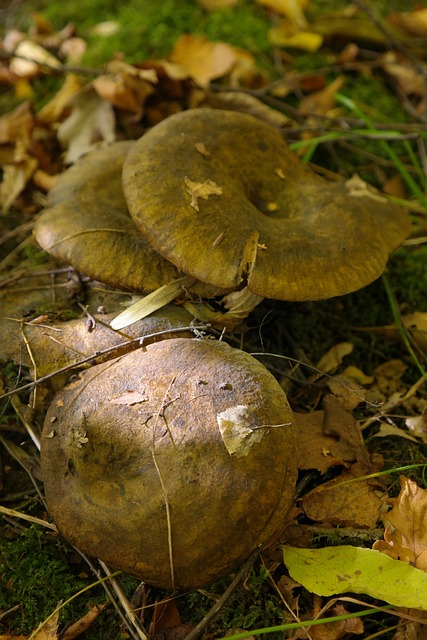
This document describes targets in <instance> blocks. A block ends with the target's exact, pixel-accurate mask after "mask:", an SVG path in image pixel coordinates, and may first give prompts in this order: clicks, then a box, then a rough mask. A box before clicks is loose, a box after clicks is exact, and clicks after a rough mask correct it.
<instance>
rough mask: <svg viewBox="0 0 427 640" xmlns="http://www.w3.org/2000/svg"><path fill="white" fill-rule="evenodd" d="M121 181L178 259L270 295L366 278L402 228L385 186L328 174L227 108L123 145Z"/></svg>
mask: <svg viewBox="0 0 427 640" xmlns="http://www.w3.org/2000/svg"><path fill="white" fill-rule="evenodd" d="M123 188H124V193H125V197H126V201H127V204H128V207H129V211H130V214H131V216H132V218H133V219H134V221H135V223H136V225H137V226H138V228H139V229H140V230H141V232H142V233H143V234H144V236H146V238H147V239H148V241H149V242H150V244H152V246H153V247H155V249H156V250H157V251H158V252H159V253H161V254H162V255H163V256H164V257H165V258H166V259H167V260H169V261H171V262H173V263H174V264H175V265H176V266H177V267H178V268H179V269H181V270H182V271H184V272H185V273H187V274H189V275H192V276H194V277H195V278H198V279H200V280H202V281H203V282H208V283H210V284H211V285H215V286H218V287H224V288H229V289H236V288H241V287H242V286H244V285H245V284H247V285H248V287H249V289H250V290H251V291H252V292H253V293H255V294H257V295H259V296H264V297H269V298H276V299H281V300H295V301H298V300H299V301H301V300H321V299H327V298H330V297H334V296H338V295H343V294H346V293H349V292H351V291H355V290H357V289H359V288H361V287H364V286H366V285H367V284H369V283H370V282H372V281H373V280H375V279H376V278H377V277H378V276H379V275H381V273H382V272H383V270H384V268H385V265H386V262H387V259H388V255H389V253H390V252H391V251H392V250H393V249H395V248H396V247H397V246H398V245H399V244H401V242H402V241H403V239H404V238H405V237H406V236H407V235H408V233H409V229H410V222H409V217H408V216H407V214H406V213H405V212H404V211H403V210H401V209H400V208H398V207H396V206H394V205H392V204H390V202H389V201H387V199H386V198H385V197H383V196H381V195H380V194H379V193H373V192H372V193H371V192H369V191H367V190H366V192H365V191H363V190H362V192H361V190H360V189H358V188H357V187H356V188H354V187H353V186H352V184H351V182H350V183H348V182H345V181H344V180H343V181H337V182H328V181H327V180H325V179H324V178H322V177H321V176H319V175H317V174H316V173H315V172H314V171H313V170H312V169H310V168H309V167H308V166H306V165H305V164H304V163H303V162H302V161H301V160H300V159H299V158H298V156H297V155H296V154H295V153H293V152H291V151H290V149H289V147H288V146H287V144H286V143H285V141H284V140H283V138H282V136H281V134H280V132H279V131H278V130H276V129H274V128H273V127H271V126H270V125H268V124H266V123H264V122H262V121H260V120H258V119H256V118H254V117H253V116H251V115H248V114H243V113H239V112H235V111H225V110H217V109H209V108H199V109H191V110H189V111H184V112H181V113H179V114H176V115H173V116H170V117H169V118H167V119H165V120H163V121H162V122H161V123H159V124H158V125H156V126H155V127H153V128H152V129H151V130H149V131H148V132H147V133H145V134H144V135H143V136H142V138H140V139H139V140H138V141H137V142H136V143H135V144H134V145H133V146H132V149H131V150H130V151H129V153H128V155H127V157H126V160H125V163H124V167H123Z"/></svg>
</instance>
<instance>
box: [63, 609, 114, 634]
mask: <svg viewBox="0 0 427 640" xmlns="http://www.w3.org/2000/svg"><path fill="white" fill-rule="evenodd" d="M105 607H106V605H105V604H95V605H93V606H92V607H90V609H89V611H88V612H87V613H86V614H85V615H84V616H83V617H82V618H80V620H77V622H74V623H73V624H71V625H70V626H69V627H67V628H66V629H65V631H64V633H62V634H61V640H74V638H77V637H78V636H80V635H81V634H82V633H84V632H85V631H87V630H88V629H90V627H91V626H92V625H93V623H94V622H95V620H96V619H97V618H98V616H99V614H100V613H101V612H102V611H103V610H104V609H105Z"/></svg>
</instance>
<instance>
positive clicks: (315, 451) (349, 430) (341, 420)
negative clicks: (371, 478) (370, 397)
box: [294, 396, 371, 475]
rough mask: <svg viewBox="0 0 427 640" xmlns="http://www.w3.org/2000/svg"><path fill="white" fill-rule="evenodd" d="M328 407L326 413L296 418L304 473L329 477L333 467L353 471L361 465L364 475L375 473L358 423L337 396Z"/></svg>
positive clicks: (301, 415) (328, 403) (326, 405)
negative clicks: (313, 471)
mask: <svg viewBox="0 0 427 640" xmlns="http://www.w3.org/2000/svg"><path fill="white" fill-rule="evenodd" d="M324 406H325V411H313V412H311V413H307V414H301V413H295V414H294V415H295V421H296V424H297V426H298V433H299V449H300V464H299V466H300V469H317V470H318V471H320V472H321V473H326V471H327V470H328V469H330V468H331V467H333V466H337V465H340V466H344V467H346V468H350V467H354V465H355V464H356V463H357V464H358V467H359V471H360V473H363V472H366V471H368V470H371V469H370V467H371V464H370V461H369V456H368V454H367V451H366V449H365V447H364V444H363V438H362V434H361V431H360V427H359V425H358V423H357V421H356V420H355V419H354V418H353V416H352V415H351V414H350V413H348V412H346V411H345V410H344V409H342V407H340V405H339V402H338V401H336V399H334V398H333V396H327V397H326V398H325V399H324ZM354 472H355V471H354V470H353V473H354ZM358 475H359V472H358Z"/></svg>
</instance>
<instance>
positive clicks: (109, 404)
mask: <svg viewBox="0 0 427 640" xmlns="http://www.w3.org/2000/svg"><path fill="white" fill-rule="evenodd" d="M291 422H292V413H291V410H290V408H289V405H288V403H287V400H286V396H285V394H284V392H283V390H282V389H281V387H280V385H279V384H278V383H277V381H276V380H275V379H274V377H273V376H272V375H271V374H270V373H269V372H268V371H267V369H265V367H264V366H263V365H262V364H260V363H259V362H257V361H256V360H255V359H254V358H252V357H251V356H250V355H249V354H247V353H244V352H242V351H239V350H237V349H233V348H231V347H230V346H228V345H227V344H225V343H222V342H217V341H212V340H204V341H200V340H188V339H172V340H166V341H164V342H163V343H157V344H153V345H150V346H148V347H147V350H146V351H142V350H139V351H136V352H133V353H130V354H128V355H126V356H124V357H122V358H118V359H116V360H114V361H111V362H108V363H104V364H101V365H97V366H94V367H93V368H92V369H91V370H89V371H88V372H86V373H84V374H83V375H82V376H81V378H80V379H79V380H77V381H76V382H73V383H71V384H70V385H69V386H68V387H66V388H65V389H63V390H62V391H60V392H59V394H58V395H57V396H56V398H55V400H54V401H53V403H52V405H51V407H50V409H49V411H48V413H47V416H46V421H45V425H44V430H43V436H42V443H41V461H42V473H43V478H44V482H45V490H46V500H47V504H48V507H49V510H50V512H51V515H52V516H53V519H54V521H55V522H56V524H57V525H58V527H59V529H60V531H61V532H62V533H63V535H64V536H65V537H66V538H68V539H69V540H70V541H71V542H72V543H73V544H75V545H76V546H77V547H79V548H80V549H81V550H83V551H85V552H86V553H88V554H90V555H94V556H97V557H99V558H101V559H102V560H104V561H106V562H108V563H110V564H111V565H113V566H115V567H117V568H120V569H122V570H124V571H127V572H129V573H132V574H134V575H137V576H139V577H141V578H142V579H143V580H145V581H146V582H148V583H151V584H154V585H157V586H161V587H165V588H179V589H193V588H198V587H200V586H202V585H204V584H207V583H209V582H210V581H212V580H214V579H215V578H217V577H219V576H222V575H225V574H227V573H229V572H231V571H232V570H234V569H236V568H237V567H238V566H239V565H240V564H241V563H242V562H243V561H244V560H245V559H246V558H247V557H248V556H249V555H250V553H251V552H252V551H253V550H255V549H256V548H257V547H258V546H259V545H260V544H263V543H265V542H266V541H268V540H269V539H270V538H271V536H272V535H273V534H275V533H276V532H278V531H279V530H280V529H281V528H282V527H283V525H284V522H285V520H286V511H287V509H288V508H289V506H290V504H291V502H292V498H293V493H294V488H295V479H296V471H297V469H296V466H297V460H296V455H295V440H296V436H295V431H294V429H293V426H292V424H291Z"/></svg>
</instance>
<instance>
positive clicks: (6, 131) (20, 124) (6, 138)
mask: <svg viewBox="0 0 427 640" xmlns="http://www.w3.org/2000/svg"><path fill="white" fill-rule="evenodd" d="M33 127H34V114H33V111H32V108H31V105H30V103H29V102H23V103H22V104H20V105H19V106H18V107H16V109H14V110H13V111H11V112H10V113H8V114H7V115H4V116H1V117H0V144H14V143H16V142H17V141H18V140H21V141H23V142H24V143H25V144H27V143H28V142H29V140H30V138H31V132H32V130H33Z"/></svg>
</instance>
